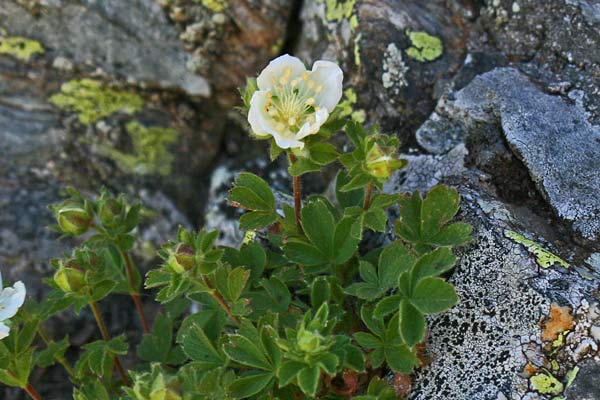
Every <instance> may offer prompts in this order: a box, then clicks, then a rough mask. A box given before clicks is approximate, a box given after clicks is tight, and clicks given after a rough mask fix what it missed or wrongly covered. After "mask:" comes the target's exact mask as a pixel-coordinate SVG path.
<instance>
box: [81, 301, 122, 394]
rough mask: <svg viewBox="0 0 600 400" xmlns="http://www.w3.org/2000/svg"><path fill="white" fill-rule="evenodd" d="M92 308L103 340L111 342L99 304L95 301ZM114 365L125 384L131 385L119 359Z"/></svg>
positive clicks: (116, 358) (114, 359) (92, 302)
mask: <svg viewBox="0 0 600 400" xmlns="http://www.w3.org/2000/svg"><path fill="white" fill-rule="evenodd" d="M90 308H91V309H92V313H93V314H94V318H95V319H96V323H97V324H98V328H99V329H100V334H101V335H102V339H104V341H105V342H108V341H110V336H109V335H108V329H106V324H105V323H104V319H102V313H101V312H100V309H99V308H98V303H96V302H95V301H90ZM113 364H114V366H115V368H116V369H117V371H119V374H120V375H121V378H123V382H124V383H125V384H129V378H128V377H127V374H126V373H125V369H124V368H123V365H122V364H121V361H119V357H117V356H114V358H113Z"/></svg>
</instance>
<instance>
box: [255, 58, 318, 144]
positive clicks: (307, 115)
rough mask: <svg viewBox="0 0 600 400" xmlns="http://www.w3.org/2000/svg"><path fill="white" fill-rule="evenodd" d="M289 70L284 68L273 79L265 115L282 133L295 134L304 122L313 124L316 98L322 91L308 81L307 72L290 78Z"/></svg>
mask: <svg viewBox="0 0 600 400" xmlns="http://www.w3.org/2000/svg"><path fill="white" fill-rule="evenodd" d="M291 75H292V70H291V68H286V69H285V71H284V72H283V74H282V75H281V76H279V77H273V78H272V82H273V88H272V89H271V90H270V91H269V92H268V93H267V97H268V99H267V103H266V104H265V111H266V113H267V114H268V115H269V116H270V117H271V118H272V119H273V120H274V121H275V126H276V128H277V130H278V131H280V132H282V133H295V132H297V131H298V130H299V129H300V127H301V126H302V125H303V124H304V122H305V121H306V120H309V121H311V122H314V119H315V117H314V115H313V114H314V112H315V111H317V110H319V108H320V107H319V106H315V105H314V104H315V101H316V98H315V97H316V96H317V95H318V94H319V93H321V91H322V90H323V86H322V85H318V84H316V83H315V81H313V80H312V79H310V75H309V73H308V72H303V73H302V75H300V76H299V77H292V76H291Z"/></svg>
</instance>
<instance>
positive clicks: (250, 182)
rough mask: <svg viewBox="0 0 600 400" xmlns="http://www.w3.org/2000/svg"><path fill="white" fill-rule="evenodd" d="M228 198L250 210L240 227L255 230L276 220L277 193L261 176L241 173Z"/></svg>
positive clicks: (241, 220) (244, 216)
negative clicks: (274, 192)
mask: <svg viewBox="0 0 600 400" xmlns="http://www.w3.org/2000/svg"><path fill="white" fill-rule="evenodd" d="M227 198H228V200H229V201H231V202H233V203H237V204H239V206H240V207H242V208H244V209H246V210H249V211H250V212H249V213H247V214H244V215H243V216H242V217H241V218H240V228H241V229H244V230H254V229H259V228H263V227H265V226H268V225H270V224H272V223H273V222H275V221H276V219H277V212H276V210H275V195H273V191H272V190H271V188H270V187H269V185H267V183H266V182H265V181H264V180H263V179H262V178H260V177H258V176H256V175H254V174H251V173H248V172H243V173H241V174H240V175H239V176H238V178H237V179H236V181H235V183H234V186H233V188H232V189H231V190H230V191H229V195H228V196H227Z"/></svg>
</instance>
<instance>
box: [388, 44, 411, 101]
mask: <svg viewBox="0 0 600 400" xmlns="http://www.w3.org/2000/svg"><path fill="white" fill-rule="evenodd" d="M408 70H409V68H408V66H407V65H406V64H405V63H404V60H403V59H402V52H401V51H400V50H399V49H398V48H397V47H396V44H394V43H390V44H388V46H387V50H386V51H385V54H384V58H383V74H382V75H381V83H382V84H383V87H384V88H386V89H390V90H392V91H393V92H394V94H398V93H399V89H400V88H402V87H405V86H408V80H407V79H406V73H407V72H408Z"/></svg>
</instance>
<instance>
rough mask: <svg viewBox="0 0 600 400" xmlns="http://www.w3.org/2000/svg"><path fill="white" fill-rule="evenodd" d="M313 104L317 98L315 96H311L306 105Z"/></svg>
mask: <svg viewBox="0 0 600 400" xmlns="http://www.w3.org/2000/svg"><path fill="white" fill-rule="evenodd" d="M313 104H315V98H314V97H310V98H308V99H306V105H307V106H312V105H313Z"/></svg>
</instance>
